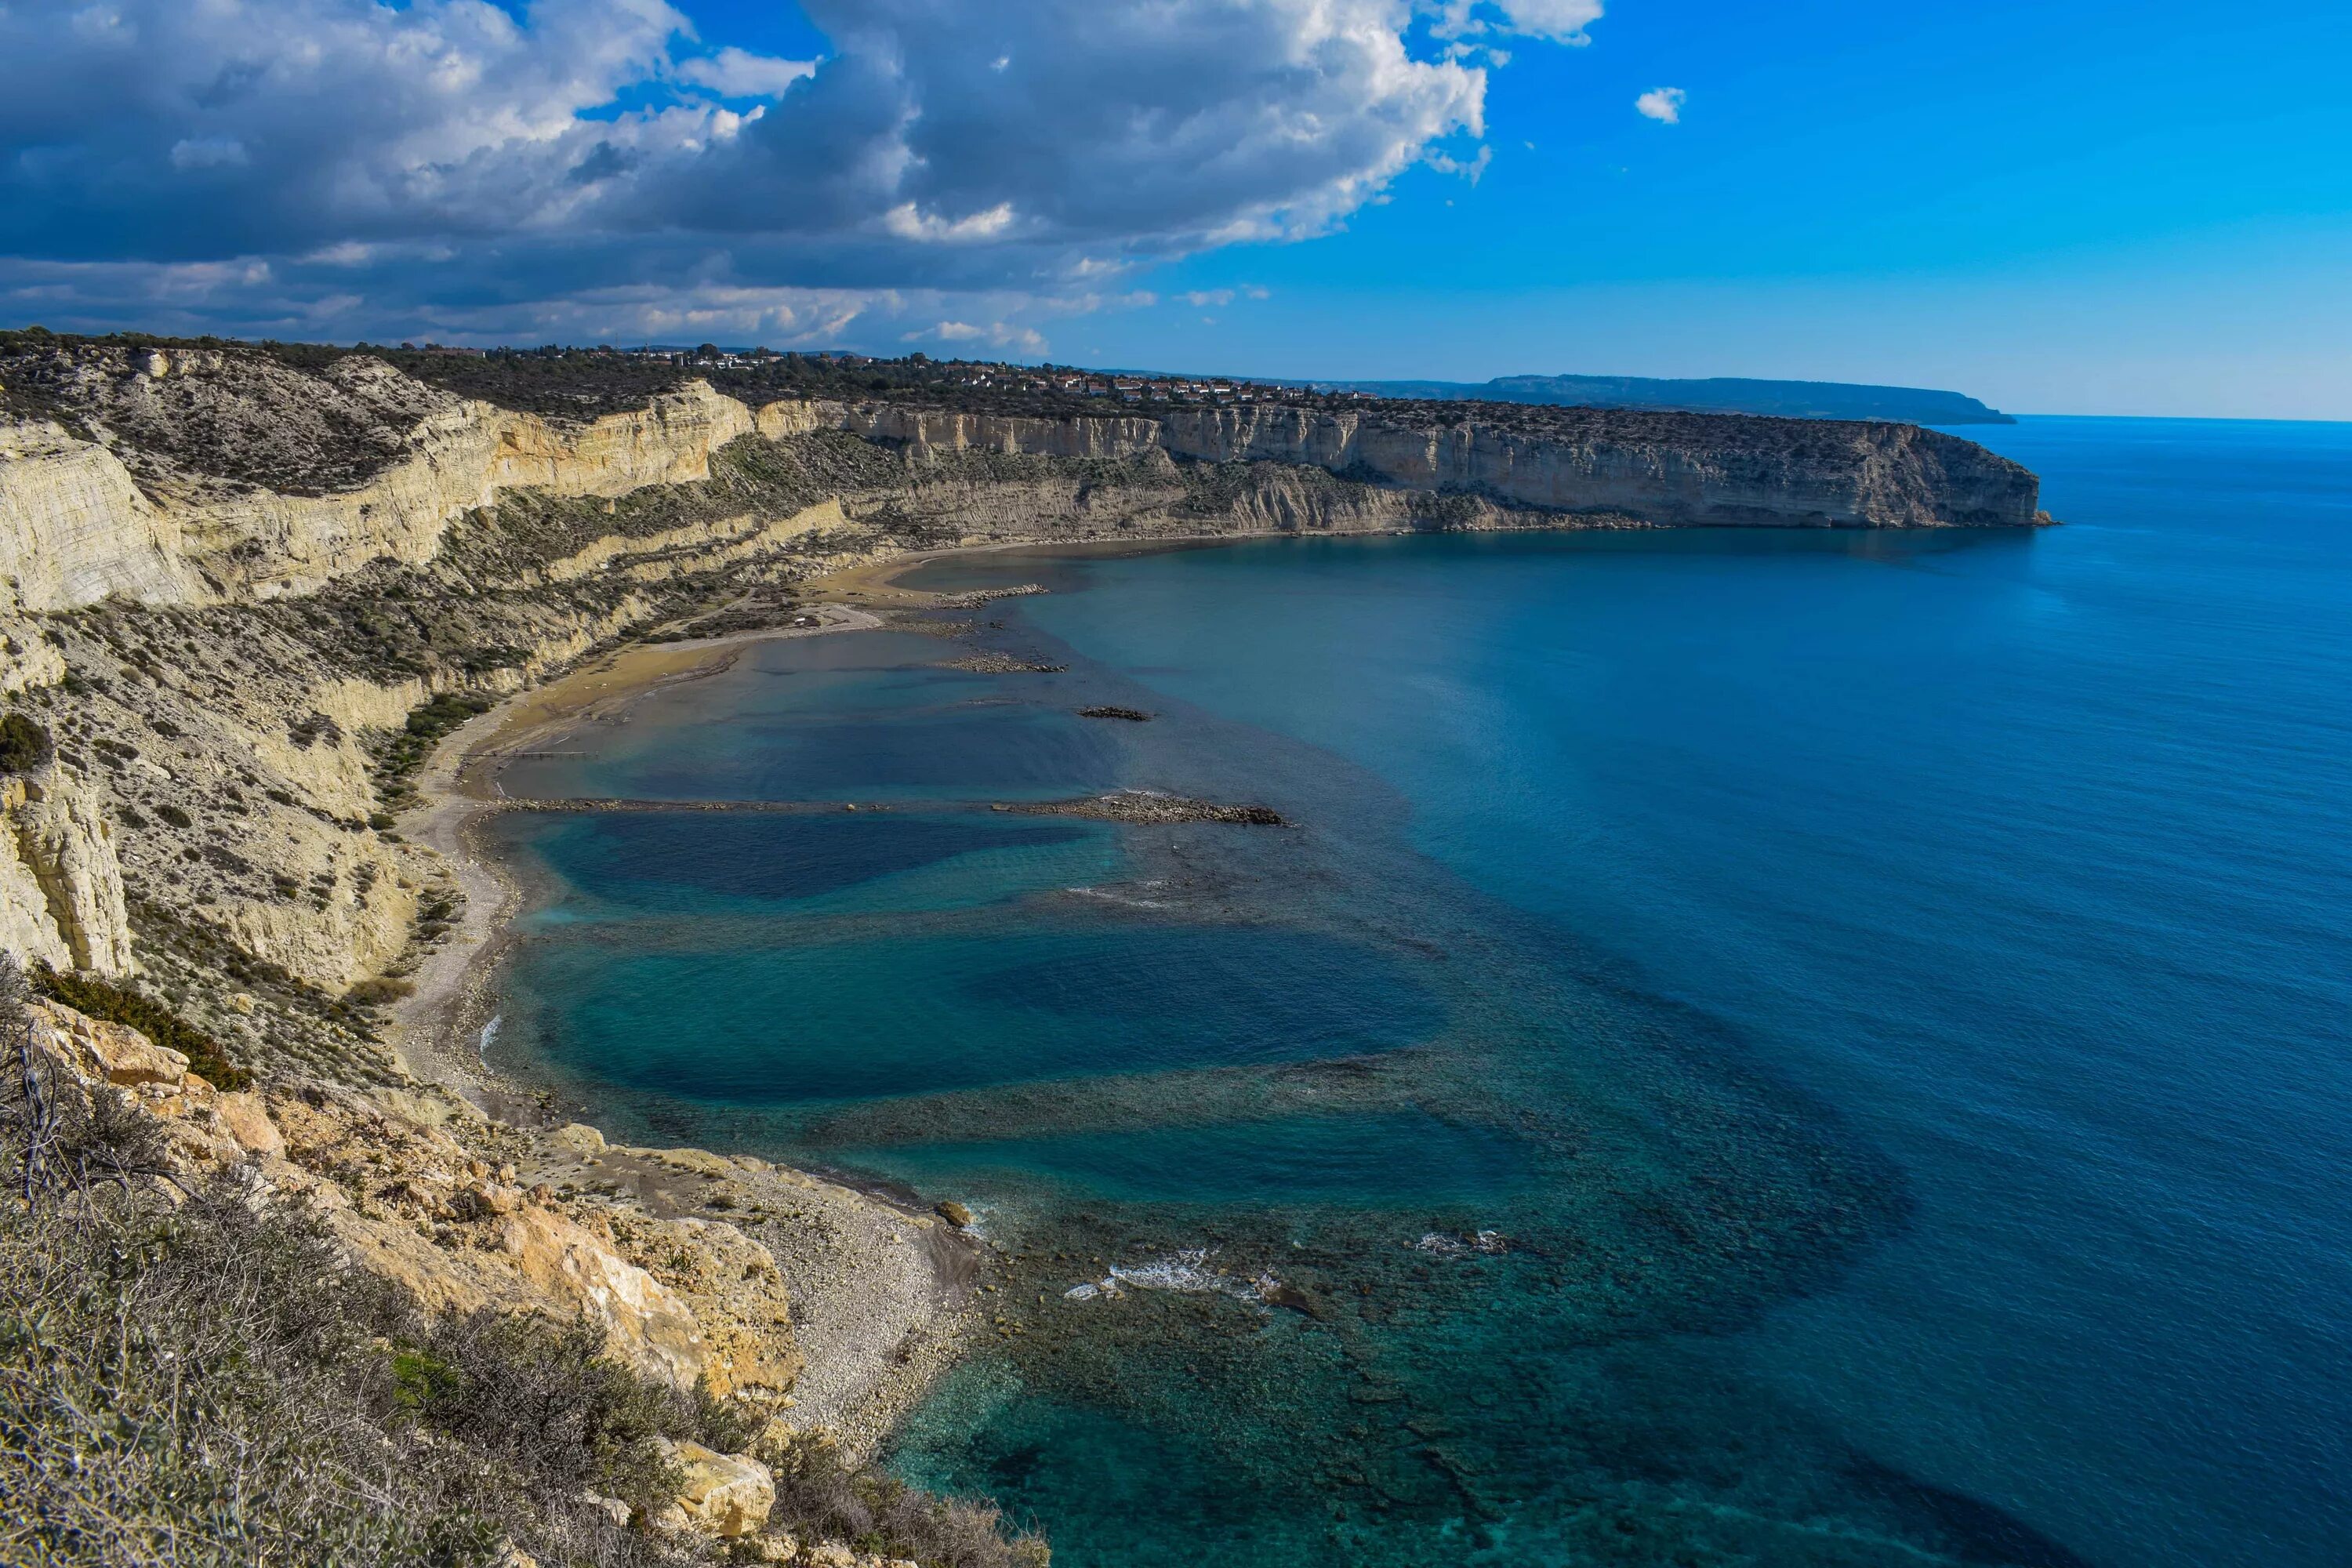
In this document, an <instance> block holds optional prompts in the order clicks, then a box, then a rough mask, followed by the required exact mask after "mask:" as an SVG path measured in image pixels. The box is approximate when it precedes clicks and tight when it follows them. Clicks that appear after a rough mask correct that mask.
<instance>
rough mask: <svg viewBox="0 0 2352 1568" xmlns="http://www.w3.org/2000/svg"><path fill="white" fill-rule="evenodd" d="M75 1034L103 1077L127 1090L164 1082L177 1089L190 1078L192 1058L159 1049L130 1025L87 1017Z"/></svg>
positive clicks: (79, 1043) (160, 1047)
mask: <svg viewBox="0 0 2352 1568" xmlns="http://www.w3.org/2000/svg"><path fill="white" fill-rule="evenodd" d="M81 1022H82V1024H83V1025H84V1026H85V1027H83V1028H80V1029H77V1030H76V1031H75V1033H74V1041H75V1044H77V1045H79V1046H80V1047H82V1049H83V1050H84V1051H85V1052H87V1053H88V1054H89V1058H90V1059H91V1060H92V1061H93V1062H95V1063H96V1064H97V1067H98V1070H99V1075H100V1077H102V1078H104V1079H106V1081H107V1082H109V1083H117V1084H121V1085H123V1086H124V1087H125V1088H131V1087H135V1086H137V1085H139V1084H146V1083H160V1084H170V1085H174V1086H176V1085H177V1084H178V1083H179V1082H180V1081H181V1080H182V1079H185V1078H186V1077H187V1076H188V1058H186V1057H184V1056H182V1055H181V1054H180V1053H179V1052H177V1051H175V1050H173V1049H172V1047H169V1046H159V1045H156V1044H154V1043H153V1042H152V1041H151V1040H149V1039H148V1038H147V1037H146V1036H144V1035H142V1034H141V1033H140V1032H139V1031H138V1030H136V1029H134V1028H132V1027H131V1026H129V1025H127V1024H110V1023H107V1022H105V1021H104V1020H102V1019H98V1018H84V1019H82V1020H81Z"/></svg>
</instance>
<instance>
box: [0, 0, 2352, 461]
mask: <svg viewBox="0 0 2352 1568" xmlns="http://www.w3.org/2000/svg"><path fill="white" fill-rule="evenodd" d="M2347 82H2352V5H2343V4H2340V3H2339V4H2333V5H2321V4H2315V3H2310V0H2278V3H2274V4H2271V5H2261V6H2251V5H2250V6H2242V7H2239V8H2237V10H2236V11H2235V12H2229V11H2222V10H2218V9H2217V8H2215V7H2211V6H2210V5H2200V6H2190V5H2186V4H2178V3H2174V0H2144V3H2142V4H2138V5H2122V4H2113V3H2109V0H2042V3H2041V4H2033V5H2028V4H2022V3H2014V0H1979V3H1978V4H1974V5H1965V6H1958V5H1891V4H1885V3H1883V0H1881V3H1877V4H1864V3H1862V0H1749V3H1743V4H1732V3H1728V0H1607V3H1606V5H1605V6H1604V5H1603V4H1601V0H988V3H987V4H981V3H978V0H805V4H804V5H791V4H783V3H780V0H667V3H666V0H513V3H505V0H500V3H499V4H498V5H493V4H492V3H491V0H407V3H405V4H403V5H396V6H395V5H383V4H380V3H379V0H211V3H209V4H206V5H191V4H189V3H188V0H49V3H47V4H38V5H26V4H15V5H0V319H5V320H6V321H10V322H12V323H13V322H23V321H41V322H43V323H44V324H47V325H49V326H52V327H57V328H60V329H82V330H91V329H95V330H103V329H106V328H109V327H114V326H141V327H155V328H166V329H171V330H178V331H193V330H213V331H227V332H236V333H243V334H247V335H260V334H267V335H276V336H282V337H291V338H323V339H331V340H337V341H352V340H354V339H358V338H362V337H370V338H398V337H425V336H433V337H436V338H439V339H442V340H444V341H452V342H541V341H549V340H560V341H568V342H595V341H600V340H611V341H630V340H636V341H643V340H645V339H647V338H658V339H663V340H668V341H676V340H678V339H687V340H689V341H694V340H699V339H702V338H706V337H708V338H716V339H718V340H719V341H722V342H768V343H770V344H772V345H773V346H778V347H782V346H787V345H791V344H801V345H804V346H851V347H857V348H863V349H866V350H869V351H872V352H884V353H903V352H906V351H907V350H908V349H909V348H922V349H924V350H926V351H927V352H931V353H988V354H1004V355H1008V356H1015V357H1027V358H1037V357H1041V356H1050V357H1053V358H1056V359H1061V360H1067V361H1076V362H1079V363H1107V364H1120V365H1152V366H1166V367H1171V368H1186V369H1202V370H1220V371H1232V372H1239V373H1245V374H1276V375H1323V376H1346V377H1370V376H1433V377H1445V378H1454V379H1479V378H1483V377H1486V376H1488V375H1495V374H1514V373H1525V372H1547V371H1576V372H1601V373H1618V374H1662V375H1701V374H1741V375H1773V376H1808V377H1819V378H1824V379H1841V380H1867V381H1886V382H1902V383H1910V384H1927V385H1938V386H1950V387H1955V388H1958V389H1960V390H1964V391H1967V392H1969V393H1971V394H1974V395H1978V396H1980V397H1983V398H1985V399H1987V400H1988V401H1990V402H1992V403H1995V404H1997V405H2000V406H2003V407H2007V408H2011V409H2016V410H2019V411H2023V412H2037V411H2038V412H2084V413H2147V414H2201V415H2224V416H2278V417H2306V418H2309V417H2332V418H2352V93H2347ZM1666 89H1671V92H1670V93H1668V92H1667V91H1666ZM1661 93H1665V94H1666V95H1665V96H1664V97H1660V96H1652V97H1651V98H1650V99H1649V100H1648V101H1649V102H1650V104H1651V106H1652V109H1653V110H1654V112H1653V113H1652V114H1649V115H1645V114H1643V112H1641V111H1640V110H1638V109H1637V104H1638V103H1640V102H1642V101H1643V100H1644V95H1658V94H1661ZM1669 105H1671V107H1672V109H1673V110H1674V112H1673V113H1672V114H1671V116H1667V117H1662V116H1664V110H1665V108H1666V107H1667V106H1669Z"/></svg>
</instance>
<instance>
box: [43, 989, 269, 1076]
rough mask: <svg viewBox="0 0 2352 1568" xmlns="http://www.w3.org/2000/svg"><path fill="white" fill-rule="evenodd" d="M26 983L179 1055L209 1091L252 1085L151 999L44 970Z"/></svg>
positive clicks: (215, 1044) (214, 1045)
mask: <svg viewBox="0 0 2352 1568" xmlns="http://www.w3.org/2000/svg"><path fill="white" fill-rule="evenodd" d="M32 979H33V985H34V987H35V989H37V990H38V991H40V992H42V993H43V994H47V995H49V996H53V997H55V998H56V999H57V1000H58V1001H60V1002H62V1003H64V1004H65V1005H67V1006H68V1007H71V1008H73V1009H74V1010H75V1011H76V1012H78V1013H87V1014H89V1016H91V1017H93V1018H102V1019H104V1020H105V1021H106V1022H108V1023H110V1024H128V1025H129V1026H131V1027H132V1028H134V1029H136V1030H138V1031H139V1032H140V1033H141V1034H142V1035H144V1036H146V1037H148V1038H149V1039H150V1040H152V1041H153V1042H154V1043H155V1044H157V1045H159V1046H164V1047H169V1048H171V1049H173V1050H175V1051H177V1052H179V1053H180V1054H181V1055H182V1056H184V1057H185V1058H188V1070H189V1071H191V1072H193V1073H194V1074H195V1075H196V1076H197V1077H198V1078H201V1079H204V1080H205V1082H206V1083H209V1084H211V1085H212V1086H213V1087H214V1088H215V1089H244V1088H246V1087H247V1085H248V1084H250V1083H251V1082H252V1081H253V1079H252V1075H251V1074H250V1073H248V1072H247V1071H246V1070H245V1069H244V1068H241V1067H239V1066H237V1065H236V1062H234V1061H232V1060H230V1059H229V1055H228V1052H227V1051H226V1049H224V1048H223V1047H222V1046H221V1043H220V1042H219V1041H218V1040H215V1039H214V1038H213V1037H211V1036H210V1035H207V1034H205V1032H204V1031H203V1030H202V1029H199V1028H197V1027H196V1026H194V1025H193V1024H191V1023H189V1022H187V1021H186V1020H185V1019H184V1018H182V1017H181V1016H179V1015H178V1014H177V1013H174V1012H173V1011H172V1009H171V1008H169V1007H166V1006H165V1005H163V1004H162V1003H161V1002H157V1001H155V1000H154V999H152V997H148V996H143V995H142V994H139V993H138V992H136V991H132V990H129V989H127V988H125V987H123V986H121V985H117V984H114V983H113V982H111V981H108V980H100V979H99V978H98V977H97V976H96V975H94V974H82V973H76V972H72V971H68V972H66V973H58V971H57V970H54V969H51V968H50V967H49V966H48V965H47V964H43V965H41V966H40V967H39V968H38V969H36V970H35V971H34V972H33V976H32Z"/></svg>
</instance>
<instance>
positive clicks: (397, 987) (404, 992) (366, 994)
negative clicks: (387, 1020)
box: [343, 975, 416, 1007]
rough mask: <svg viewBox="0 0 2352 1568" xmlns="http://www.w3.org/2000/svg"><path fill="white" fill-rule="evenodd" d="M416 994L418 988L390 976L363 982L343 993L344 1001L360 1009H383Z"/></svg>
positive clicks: (381, 976)
mask: <svg viewBox="0 0 2352 1568" xmlns="http://www.w3.org/2000/svg"><path fill="white" fill-rule="evenodd" d="M415 994H416V987H415V986H414V985H412V984H409V983H408V982H407V981H405V980H394V979H393V978H392V977H391V976H390V975H378V976H377V977H376V978H374V979H373V980H362V981H361V982H360V983H359V984H356V985H354V986H352V988H351V989H350V990H349V991H346V992H344V993H343V1000H344V1001H346V1002H349V1003H351V1004H352V1005H355V1006H360V1007H382V1006H385V1005H389V1004H391V1003H394V1002H399V1001H403V1000H404V999H405V998H407V997H410V996H414V995H415Z"/></svg>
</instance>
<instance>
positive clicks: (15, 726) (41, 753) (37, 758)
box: [0, 711, 57, 773]
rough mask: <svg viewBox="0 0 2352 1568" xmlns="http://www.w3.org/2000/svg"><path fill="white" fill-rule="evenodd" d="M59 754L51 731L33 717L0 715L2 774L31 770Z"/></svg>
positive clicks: (0, 760) (18, 714)
mask: <svg viewBox="0 0 2352 1568" xmlns="http://www.w3.org/2000/svg"><path fill="white" fill-rule="evenodd" d="M56 754H57V747H56V746H55V745H54V744H52V743H51V742H50V740H49V732H48V731H47V730H45V729H43V728H42V727H41V726H40V725H38V724H37V723H35V722H34V721H32V720H31V719H30V718H28V717H26V715H24V714H22V713H17V712H13V711H12V712H9V713H6V714H0V773H31V772H32V771H33V770H34V769H35V768H37V767H40V766H42V765H44V764H45V763H47V762H48V760H49V759H50V758H51V757H52V756H54V755H56Z"/></svg>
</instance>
